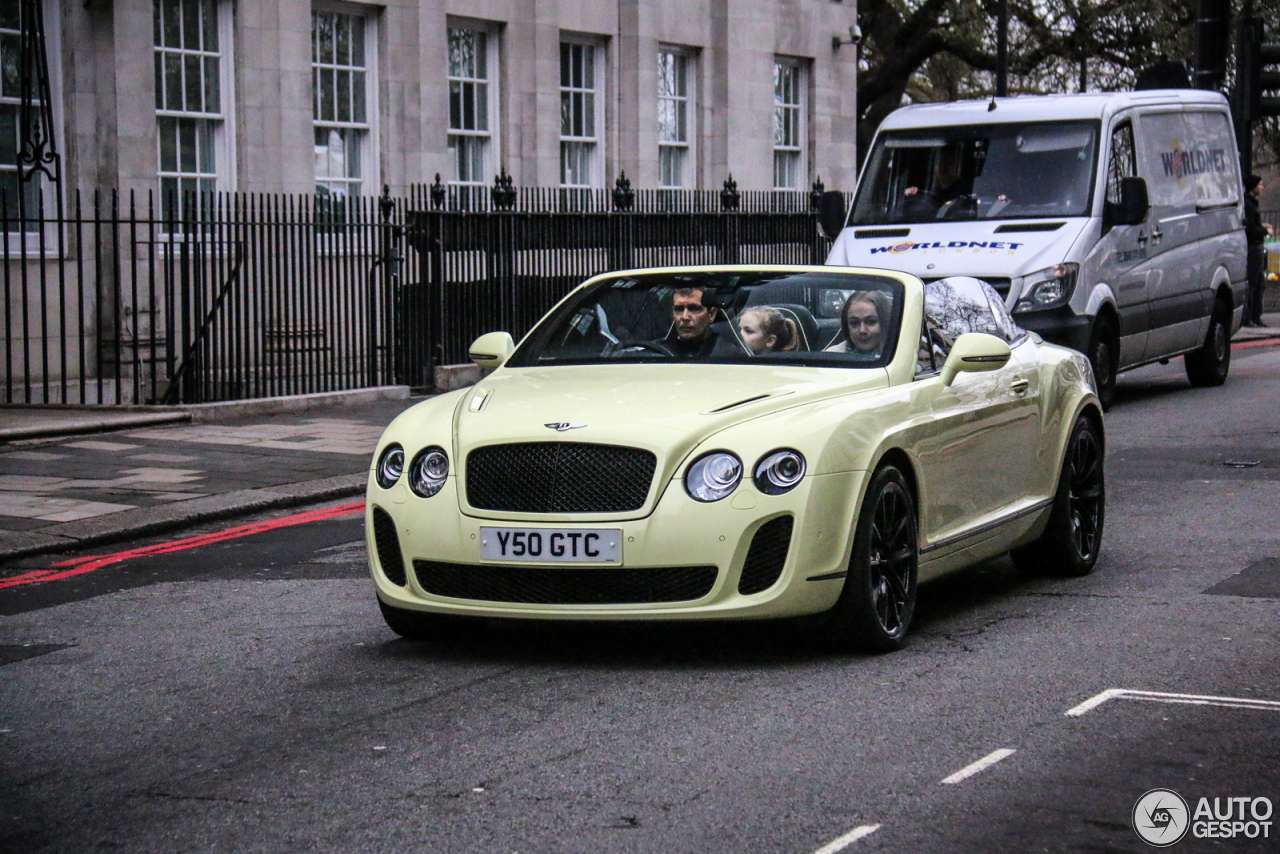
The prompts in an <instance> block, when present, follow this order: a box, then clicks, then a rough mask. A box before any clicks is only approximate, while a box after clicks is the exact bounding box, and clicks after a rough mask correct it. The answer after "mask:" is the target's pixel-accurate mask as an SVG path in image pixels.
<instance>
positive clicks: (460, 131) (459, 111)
mask: <svg viewBox="0 0 1280 854" xmlns="http://www.w3.org/2000/svg"><path fill="white" fill-rule="evenodd" d="M494 47H495V45H494V44H493V39H492V37H491V34H490V33H488V32H486V31H485V30H475V29H466V28H462V27H450V28H449V162H450V164H451V168H452V170H453V172H452V174H451V175H450V179H449V180H450V181H451V182H453V183H455V184H472V185H481V184H484V183H486V181H487V180H488V179H489V175H490V174H491V173H496V172H497V163H498V152H497V137H496V134H495V128H496V126H497V115H498V99H497V90H496V85H495V81H496V80H497V79H498V75H497V68H496V61H497V56H496V54H497V51H496V50H494Z"/></svg>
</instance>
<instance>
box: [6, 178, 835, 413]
mask: <svg viewBox="0 0 1280 854" xmlns="http://www.w3.org/2000/svg"><path fill="white" fill-rule="evenodd" d="M725 183H726V186H725V188H724V189H723V190H715V191H667V190H632V189H631V188H630V185H629V184H627V183H626V182H625V179H619V182H618V184H617V186H615V187H614V188H613V189H611V190H607V189H532V188H517V187H514V186H511V185H510V184H509V183H504V182H501V181H500V182H499V183H498V184H496V185H495V186H494V187H475V188H472V187H447V188H446V187H444V186H442V185H440V184H438V183H437V184H436V185H434V186H417V187H414V188H412V191H411V192H410V193H409V194H408V195H407V196H404V197H391V196H389V195H386V194H384V195H383V196H382V197H380V198H374V197H357V198H348V199H324V198H317V197H314V196H280V195H260V194H203V195H195V194H191V195H187V196H183V197H181V198H170V199H166V200H164V203H161V200H160V199H158V198H156V197H154V196H152V195H148V196H146V197H145V198H142V197H138V196H133V195H130V196H127V197H121V196H120V195H119V194H117V193H114V192H109V193H94V194H92V195H86V196H81V195H80V194H78V193H77V194H72V195H71V197H70V198H69V199H67V200H66V203H65V205H55V206H47V205H45V204H44V202H43V200H38V204H35V205H32V206H24V207H25V208H27V209H30V208H34V209H35V210H38V211H44V210H47V209H50V207H52V208H53V209H55V210H57V213H56V214H52V215H49V216H41V217H33V216H31V215H26V216H22V217H12V216H11V215H7V214H6V213H5V212H7V211H12V210H14V209H15V208H16V206H9V205H7V204H6V202H5V199H4V198H3V192H2V191H0V229H2V230H3V232H4V235H5V236H6V237H5V245H4V258H3V261H4V265H3V266H4V270H3V273H2V274H0V275H2V278H3V281H2V282H0V286H2V288H3V297H4V315H3V318H0V321H2V325H0V351H2V353H0V358H2V359H3V361H4V364H5V369H6V371H5V375H6V382H5V385H4V386H3V388H2V390H0V402H4V403H102V404H123V403H197V402H208V401H218V400H236V399H248V398H261V397H271V396H277V395H294V394H304V393H310V392H324V391H335V390H342V389H352V388H363V387H369V386H377V385H386V384H403V385H410V386H415V387H429V386H431V385H432V383H433V374H434V368H435V367H436V366H437V365H447V364H455V363H461V362H465V361H466V360H467V345H468V344H470V342H471V341H472V340H474V338H476V337H477V336H478V335H480V334H483V333H485V332H489V331H493V330H496V329H505V330H507V331H509V332H511V333H512V334H513V335H514V336H516V337H517V338H519V337H520V336H521V335H523V334H524V333H525V332H526V331H528V329H529V328H530V327H531V326H532V325H533V323H534V322H536V320H537V319H538V318H539V317H540V316H541V315H542V314H543V313H545V312H546V311H547V310H548V309H549V308H550V307H551V306H552V305H554V304H555V302H557V301H558V300H559V299H560V298H561V297H563V296H564V295H565V294H566V293H568V291H569V290H570V289H571V288H573V287H574V286H575V285H577V284H578V283H580V282H581V281H582V280H584V279H585V278H587V277H588V276H591V275H594V274H596V273H600V272H604V271H608V270H615V269H625V268H630V267H641V266H657V265H675V264H710V263H746V264H762V263H821V262H822V260H823V259H824V258H825V256H826V253H827V249H828V246H829V242H828V241H827V239H826V238H824V237H823V236H822V235H821V233H820V231H819V229H818V226H817V218H816V212H815V211H814V210H813V209H812V205H811V199H810V194H809V193H806V192H788V193H773V192H753V193H749V192H739V191H737V189H736V186H733V185H732V184H731V182H728V181H727V182H725ZM64 208H65V212H64Z"/></svg>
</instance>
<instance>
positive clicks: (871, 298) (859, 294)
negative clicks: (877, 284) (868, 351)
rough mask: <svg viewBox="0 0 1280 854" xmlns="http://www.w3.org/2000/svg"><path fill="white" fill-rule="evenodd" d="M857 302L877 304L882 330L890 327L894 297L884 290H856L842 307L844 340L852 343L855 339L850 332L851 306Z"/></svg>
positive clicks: (841, 317) (877, 313) (841, 325)
mask: <svg viewBox="0 0 1280 854" xmlns="http://www.w3.org/2000/svg"><path fill="white" fill-rule="evenodd" d="M855 302H865V303H868V304H870V305H873V306H875V309H876V317H878V318H879V319H880V329H881V331H882V332H883V331H884V330H885V329H886V328H887V327H888V325H889V318H890V317H891V316H892V314H893V297H891V296H889V295H888V294H887V293H885V292H884V291H854V292H853V293H851V294H849V298H848V299H847V300H845V301H844V306H843V307H841V309H840V329H841V331H842V332H844V340H846V341H849V342H851V343H852V341H853V336H852V335H850V334H849V306H851V305H853V304H854V303H855ZM881 343H883V342H881Z"/></svg>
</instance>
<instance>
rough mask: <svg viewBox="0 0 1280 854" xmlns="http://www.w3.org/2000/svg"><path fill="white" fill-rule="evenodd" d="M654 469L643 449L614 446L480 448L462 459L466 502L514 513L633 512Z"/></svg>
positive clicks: (563, 444)
mask: <svg viewBox="0 0 1280 854" xmlns="http://www.w3.org/2000/svg"><path fill="white" fill-rule="evenodd" d="M657 466H658V458H657V457H655V456H654V455H653V454H652V453H650V452H649V451H645V450H642V449H640V448H624V447H621V446H619V445H592V444H587V443H583V442H524V443H519V444H511V445H486V446H485V447H482V448H476V449H475V450H474V451H472V452H471V453H470V454H468V455H467V503H468V504H470V505H471V506H472V507H476V508H479V509H481V510H506V511H510V512H514V513H622V512H625V511H628V510H638V509H640V507H642V506H643V505H644V499H645V497H646V496H647V495H648V494H649V485H650V484H651V483H652V482H653V472H654V470H655V469H656V468H657Z"/></svg>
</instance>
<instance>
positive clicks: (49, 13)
mask: <svg viewBox="0 0 1280 854" xmlns="http://www.w3.org/2000/svg"><path fill="white" fill-rule="evenodd" d="M60 5H61V4H59V3H58V0H43V2H42V4H41V9H40V11H41V13H42V15H43V16H44V40H45V47H44V50H45V58H46V60H47V61H48V64H49V68H48V71H49V97H50V101H51V104H50V108H51V112H52V113H53V127H52V128H49V133H50V136H51V137H52V139H53V141H54V143H55V144H56V146H57V150H58V157H59V158H61V160H62V163H61V164H60V166H61V171H62V185H63V186H57V187H52V188H51V187H50V186H49V182H48V180H47V179H45V177H44V175H43V173H37V176H38V177H33V178H32V180H33V181H39V182H40V184H41V186H42V187H43V189H44V198H43V202H44V204H43V207H42V210H41V211H40V213H42V214H43V215H44V217H45V219H46V223H45V228H44V240H45V249H44V254H45V255H46V256H47V257H50V258H53V257H57V254H58V245H57V242H56V241H57V234H58V232H57V227H58V226H57V224H56V223H54V222H48V220H51V219H53V218H54V217H56V216H57V214H58V202H59V199H60V198H61V199H62V200H65V199H66V193H65V184H66V182H67V138H66V135H65V133H64V129H65V122H64V120H63V112H62V14H61V10H60ZM3 101H4V103H7V104H13V105H14V106H18V105H20V104H21V102H22V98H21V93H19V94H18V95H15V96H13V97H5V98H3ZM15 128H16V133H17V134H18V140H17V141H18V143H19V146H18V147H19V149H20V148H21V143H22V138H23V135H24V134H23V129H22V128H21V127H18V126H17V123H16V122H15ZM15 159H16V158H15ZM4 171H6V172H15V173H19V174H20V173H21V168H20V167H19V166H18V165H16V163H15V165H14V166H13V167H12V168H10V167H8V166H6V167H4ZM19 187H21V181H19ZM40 237H41V235H40V231H38V230H35V231H9V232H6V233H5V241H6V243H7V244H8V247H9V251H11V252H14V253H20V254H23V255H25V256H26V257H31V256H32V254H33V253H38V252H39V251H40Z"/></svg>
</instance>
